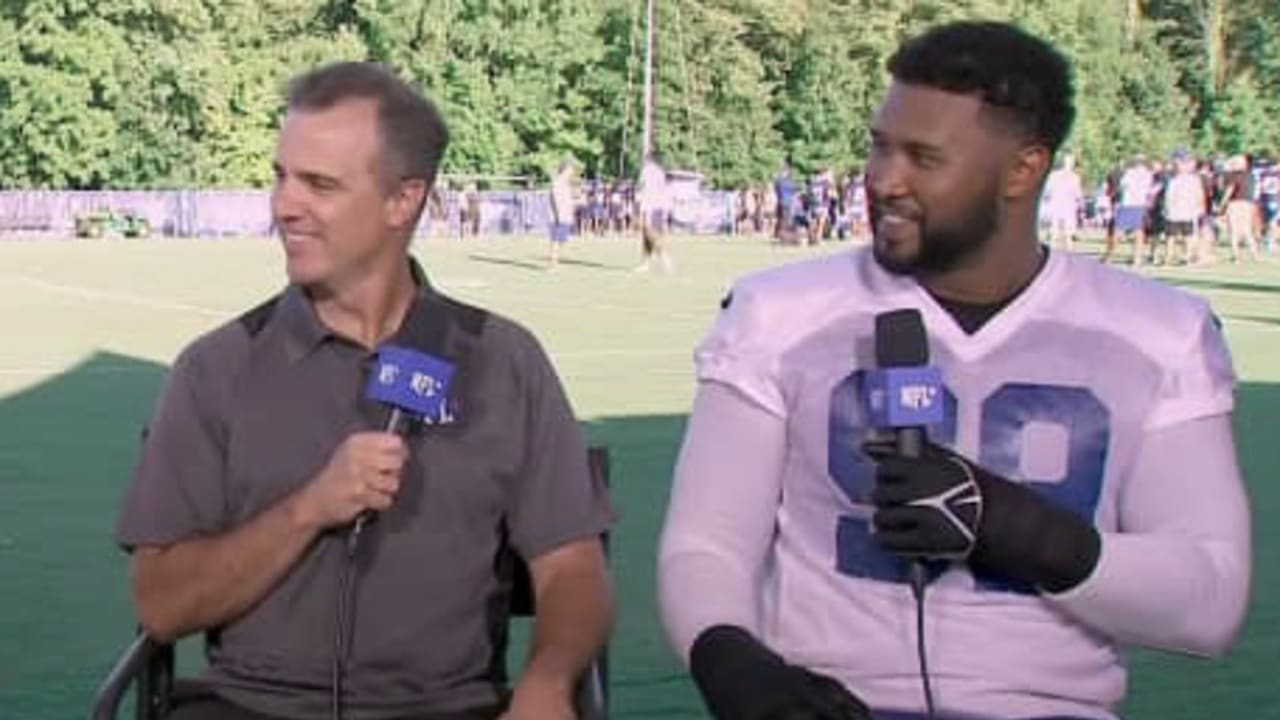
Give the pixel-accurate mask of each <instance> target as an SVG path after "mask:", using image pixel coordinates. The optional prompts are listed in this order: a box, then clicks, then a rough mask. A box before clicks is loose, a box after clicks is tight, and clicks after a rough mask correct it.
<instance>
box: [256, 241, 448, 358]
mask: <svg viewBox="0 0 1280 720" xmlns="http://www.w3.org/2000/svg"><path fill="white" fill-rule="evenodd" d="M408 262H409V272H410V273H411V274H412V275H413V282H414V284H415V285H416V286H417V288H418V292H417V295H416V296H415V298H414V301H413V303H412V304H411V305H410V306H409V310H408V312H406V313H405V317H404V319H403V320H402V321H401V327H400V328H399V329H397V331H396V332H395V335H400V334H401V333H403V332H404V330H405V328H406V326H409V325H411V324H413V323H415V322H416V319H417V318H420V317H421V316H422V315H423V312H424V308H423V305H424V304H426V302H428V301H430V300H431V299H432V298H433V297H434V296H435V290H434V289H433V288H432V287H431V283H430V281H429V280H428V279H427V275H426V273H425V272H424V271H423V270H422V266H421V265H420V264H419V263H418V261H417V259H416V258H413V257H410V258H408ZM275 317H276V321H277V322H278V323H279V325H280V331H281V332H282V333H283V336H284V344H285V352H286V353H287V355H288V358H289V362H298V361H299V360H302V359H303V358H305V357H306V356H307V355H309V354H311V352H312V351H314V350H315V349H316V348H317V347H319V346H320V345H322V344H324V343H325V342H326V341H330V340H337V341H344V340H343V338H342V336H340V335H338V334H337V333H335V332H334V331H333V330H332V329H330V328H329V327H328V326H327V325H325V324H324V322H322V321H321V320H320V316H319V315H317V314H316V309H315V305H314V304H312V302H311V298H310V297H309V296H308V295H307V292H306V290H305V289H303V288H302V286H300V285H296V284H290V285H289V286H288V287H287V288H285V290H284V292H283V293H282V294H281V296H280V301H279V304H278V305H277V306H276V310H275Z"/></svg>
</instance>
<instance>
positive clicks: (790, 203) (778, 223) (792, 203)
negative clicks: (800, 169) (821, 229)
mask: <svg viewBox="0 0 1280 720" xmlns="http://www.w3.org/2000/svg"><path fill="white" fill-rule="evenodd" d="M773 196H774V200H775V202H776V204H777V207H776V209H775V213H774V214H775V219H774V224H773V238H774V240H777V241H778V242H780V243H782V244H784V245H790V244H792V243H794V242H795V241H796V236H795V218H796V214H797V210H798V206H799V204H800V203H799V201H800V193H799V191H798V189H797V188H796V181H795V178H793V177H792V170H791V161H790V160H787V161H785V162H783V163H782V169H781V170H779V171H778V174H777V176H776V177H774V179H773Z"/></svg>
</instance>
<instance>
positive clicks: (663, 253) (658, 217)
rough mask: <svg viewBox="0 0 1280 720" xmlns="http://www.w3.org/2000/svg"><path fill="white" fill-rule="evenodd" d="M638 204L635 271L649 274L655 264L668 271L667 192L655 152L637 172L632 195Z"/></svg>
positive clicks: (659, 159) (669, 199) (669, 207)
mask: <svg viewBox="0 0 1280 720" xmlns="http://www.w3.org/2000/svg"><path fill="white" fill-rule="evenodd" d="M636 198H637V200H638V202H639V204H640V235H641V252H642V254H643V259H642V260H641V262H640V264H639V265H638V266H636V271H637V272H649V271H650V270H652V269H653V263H654V262H655V261H657V262H659V263H661V264H662V269H663V270H665V271H666V272H671V269H672V262H671V255H670V254H668V253H667V248H666V232H667V224H668V223H669V222H670V220H671V191H670V189H669V188H668V186H667V171H666V169H665V168H663V167H662V159H661V156H659V155H658V153H651V154H650V155H649V157H647V158H645V161H644V166H643V167H642V168H641V169H640V185H639V188H638V190H637V192H636Z"/></svg>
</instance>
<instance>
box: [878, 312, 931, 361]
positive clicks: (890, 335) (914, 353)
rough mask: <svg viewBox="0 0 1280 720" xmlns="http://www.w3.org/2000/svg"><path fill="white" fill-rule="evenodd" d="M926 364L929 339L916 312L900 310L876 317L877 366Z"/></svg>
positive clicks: (922, 321) (883, 313) (918, 313)
mask: <svg viewBox="0 0 1280 720" xmlns="http://www.w3.org/2000/svg"><path fill="white" fill-rule="evenodd" d="M928 362H929V340H928V338H927V337H926V336H925V332H924V320H923V319H922V318H921V317H920V311H919V310H916V309H915V308H903V309H901V310H890V311H889V312H882V313H880V314H879V315H876V365H878V366H879V367H882V368H890V367H910V366H912V365H926V364H928Z"/></svg>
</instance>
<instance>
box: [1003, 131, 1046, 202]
mask: <svg viewBox="0 0 1280 720" xmlns="http://www.w3.org/2000/svg"><path fill="white" fill-rule="evenodd" d="M1052 165H1053V153H1051V152H1049V148H1047V147H1045V146H1043V145H1040V144H1038V143H1037V144H1031V145H1023V146H1022V147H1020V148H1018V149H1017V150H1015V151H1014V153H1013V160H1012V161H1011V162H1010V163H1009V167H1008V169H1007V170H1006V172H1005V176H1004V196H1005V199H1007V200H1021V199H1025V198H1028V197H1030V198H1032V199H1034V198H1036V197H1038V196H1039V195H1040V188H1041V186H1043V184H1044V179H1045V176H1046V175H1048V174H1049V169H1050V167H1051V166H1052Z"/></svg>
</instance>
